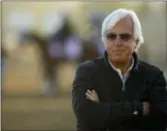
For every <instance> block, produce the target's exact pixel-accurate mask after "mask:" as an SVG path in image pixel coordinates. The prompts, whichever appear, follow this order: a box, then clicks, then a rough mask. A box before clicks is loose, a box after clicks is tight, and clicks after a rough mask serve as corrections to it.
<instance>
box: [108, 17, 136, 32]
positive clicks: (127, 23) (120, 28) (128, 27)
mask: <svg viewBox="0 0 167 131" xmlns="http://www.w3.org/2000/svg"><path fill="white" fill-rule="evenodd" d="M109 32H115V33H131V34H133V20H132V18H131V17H130V16H126V17H124V18H122V19H121V20H120V21H118V22H117V23H116V24H115V26H114V27H113V28H111V29H109Z"/></svg>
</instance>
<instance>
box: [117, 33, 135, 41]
mask: <svg viewBox="0 0 167 131" xmlns="http://www.w3.org/2000/svg"><path fill="white" fill-rule="evenodd" d="M120 38H121V40H123V41H128V40H130V39H132V35H131V34H128V33H123V34H120Z"/></svg>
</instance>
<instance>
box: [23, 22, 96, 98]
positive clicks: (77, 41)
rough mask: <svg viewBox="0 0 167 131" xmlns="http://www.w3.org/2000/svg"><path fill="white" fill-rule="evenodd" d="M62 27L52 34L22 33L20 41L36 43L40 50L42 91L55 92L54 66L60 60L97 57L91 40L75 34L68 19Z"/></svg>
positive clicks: (53, 93) (49, 93)
mask: <svg viewBox="0 0 167 131" xmlns="http://www.w3.org/2000/svg"><path fill="white" fill-rule="evenodd" d="M64 21H65V22H64V24H63V26H62V28H61V29H60V30H59V31H57V32H55V33H54V34H53V35H52V36H47V37H43V36H40V35H39V34H36V33H34V32H28V33H23V34H22V37H21V38H22V39H21V43H24V41H29V43H33V42H35V43H38V44H37V45H38V47H39V49H40V50H41V57H42V66H43V67H44V81H45V85H44V88H43V89H44V93H45V94H46V95H49V96H50V95H51V96H53V95H55V94H56V93H57V87H56V77H55V75H54V74H55V71H56V70H55V67H56V66H57V65H58V64H59V63H60V62H62V61H77V62H78V63H80V62H83V61H85V60H89V59H94V58H96V57H98V51H97V49H96V46H95V43H94V42H93V41H92V40H84V39H81V38H80V37H79V36H77V35H76V34H75V33H74V31H73V29H72V28H71V26H70V23H69V21H68V19H64Z"/></svg>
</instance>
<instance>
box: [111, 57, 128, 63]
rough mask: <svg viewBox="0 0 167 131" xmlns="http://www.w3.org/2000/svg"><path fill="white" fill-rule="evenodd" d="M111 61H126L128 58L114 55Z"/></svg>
mask: <svg viewBox="0 0 167 131" xmlns="http://www.w3.org/2000/svg"><path fill="white" fill-rule="evenodd" d="M111 61H113V62H124V61H126V59H125V58H122V57H112V58H111Z"/></svg>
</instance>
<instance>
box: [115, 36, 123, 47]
mask: <svg viewBox="0 0 167 131" xmlns="http://www.w3.org/2000/svg"><path fill="white" fill-rule="evenodd" d="M115 44H116V45H121V44H122V41H121V38H120V36H119V35H117V37H116V39H115Z"/></svg>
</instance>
